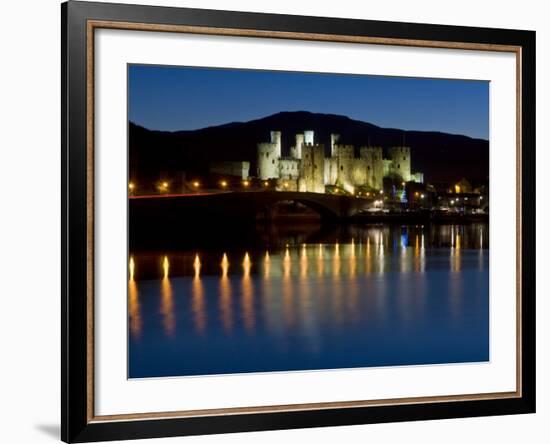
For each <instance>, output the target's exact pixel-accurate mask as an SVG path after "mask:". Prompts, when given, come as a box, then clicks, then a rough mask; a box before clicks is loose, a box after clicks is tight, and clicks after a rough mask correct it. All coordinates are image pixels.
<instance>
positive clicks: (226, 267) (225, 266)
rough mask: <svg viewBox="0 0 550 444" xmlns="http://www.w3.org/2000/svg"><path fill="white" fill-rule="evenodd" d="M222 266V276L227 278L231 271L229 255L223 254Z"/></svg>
mask: <svg viewBox="0 0 550 444" xmlns="http://www.w3.org/2000/svg"><path fill="white" fill-rule="evenodd" d="M220 266H221V267H222V276H226V277H227V272H228V270H229V260H228V259H227V254H225V253H224V254H223V257H222V262H221V264H220Z"/></svg>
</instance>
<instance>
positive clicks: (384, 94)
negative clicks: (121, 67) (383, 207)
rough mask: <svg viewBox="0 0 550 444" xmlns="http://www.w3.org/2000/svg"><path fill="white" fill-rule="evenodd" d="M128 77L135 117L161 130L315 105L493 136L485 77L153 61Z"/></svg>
mask: <svg viewBox="0 0 550 444" xmlns="http://www.w3.org/2000/svg"><path fill="white" fill-rule="evenodd" d="M128 80H129V82H128V83H129V86H128V88H129V118H130V120H131V121H132V122H134V123H137V124H138V125H141V126H144V127H146V128H148V129H154V130H166V131H174V130H193V129H199V128H204V127H208V126H215V125H221V124H224V123H229V122H235V121H241V122H245V121H249V120H254V119H258V118H261V117H265V116H268V115H271V114H275V113H277V112H280V111H311V112H318V113H327V114H340V115H344V116H348V117H350V118H352V119H357V120H362V121H365V122H370V123H373V124H375V125H378V126H381V127H386V128H399V129H405V130H420V131H442V132H446V133H451V134H463V135H466V136H470V137H475V138H482V139H489V83H488V82H486V81H472V80H443V79H420V78H403V77H381V76H365V75H343V74H319V73H299V72H281V71H256V70H235V69H216V68H187V67H167V66H146V65H130V66H129V68H128Z"/></svg>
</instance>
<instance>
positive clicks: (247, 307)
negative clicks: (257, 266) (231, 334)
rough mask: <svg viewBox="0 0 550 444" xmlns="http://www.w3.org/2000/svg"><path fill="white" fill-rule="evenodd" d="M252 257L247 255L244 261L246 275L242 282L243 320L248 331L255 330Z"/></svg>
mask: <svg viewBox="0 0 550 444" xmlns="http://www.w3.org/2000/svg"><path fill="white" fill-rule="evenodd" d="M250 267H251V263H250V256H249V255H248V253H246V254H245V256H244V260H243V268H244V275H243V280H242V290H243V292H242V307H243V319H244V326H245V328H246V330H247V331H249V332H251V331H253V330H254V324H255V317H254V299H253V293H254V289H253V286H252V279H250Z"/></svg>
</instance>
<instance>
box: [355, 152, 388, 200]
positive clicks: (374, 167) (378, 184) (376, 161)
mask: <svg viewBox="0 0 550 444" xmlns="http://www.w3.org/2000/svg"><path fill="white" fill-rule="evenodd" d="M360 158H361V159H365V163H366V165H365V167H366V170H367V171H366V181H365V185H367V186H369V187H371V188H375V189H377V190H381V189H382V185H383V179H384V175H385V174H384V158H383V153H382V148H381V147H370V146H369V147H366V146H364V147H361V149H360Z"/></svg>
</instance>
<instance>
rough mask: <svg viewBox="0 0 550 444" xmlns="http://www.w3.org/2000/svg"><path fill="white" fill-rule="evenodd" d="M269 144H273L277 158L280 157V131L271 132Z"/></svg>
mask: <svg viewBox="0 0 550 444" xmlns="http://www.w3.org/2000/svg"><path fill="white" fill-rule="evenodd" d="M271 143H274V144H275V146H276V151H277V158H281V157H282V149H281V132H280V131H271Z"/></svg>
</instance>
